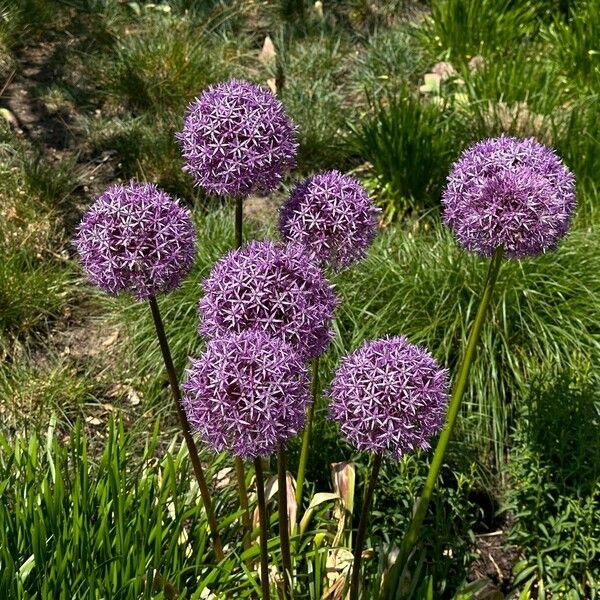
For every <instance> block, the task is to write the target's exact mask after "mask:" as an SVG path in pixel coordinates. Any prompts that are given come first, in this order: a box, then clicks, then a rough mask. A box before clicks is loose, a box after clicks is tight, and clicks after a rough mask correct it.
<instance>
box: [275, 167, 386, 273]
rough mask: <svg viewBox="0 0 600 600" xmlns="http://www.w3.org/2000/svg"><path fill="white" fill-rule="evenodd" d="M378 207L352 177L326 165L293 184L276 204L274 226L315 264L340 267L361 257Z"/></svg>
mask: <svg viewBox="0 0 600 600" xmlns="http://www.w3.org/2000/svg"><path fill="white" fill-rule="evenodd" d="M380 212H381V211H380V209H378V208H377V207H376V206H375V205H374V204H373V201H372V200H371V199H370V198H369V195H368V194H367V191H366V190H365V189H364V188H363V186H362V185H360V183H359V182H358V181H356V179H354V178H353V177H349V176H348V175H343V174H342V173H340V172H339V171H327V172H325V173H319V174H317V175H313V176H312V177H309V178H308V179H305V180H304V181H302V182H300V183H299V184H298V185H297V186H296V188H295V189H294V190H293V191H292V193H291V194H290V197H289V199H288V201H287V202H286V203H285V204H284V205H283V207H282V208H281V212H280V216H279V230H280V232H281V235H282V237H283V239H284V240H285V241H288V242H289V241H294V242H297V243H299V244H302V245H303V246H304V247H305V248H306V251H307V253H308V254H309V255H310V256H311V258H313V259H314V260H315V261H316V262H318V263H319V264H320V265H321V266H331V267H333V268H334V269H335V270H340V269H343V268H346V267H349V266H350V265H352V264H354V263H355V262H357V261H359V260H360V259H362V258H364V256H365V254H366V252H367V249H368V248H369V246H370V245H371V242H372V241H373V239H374V238H375V235H376V233H377V219H378V216H379V213H380Z"/></svg>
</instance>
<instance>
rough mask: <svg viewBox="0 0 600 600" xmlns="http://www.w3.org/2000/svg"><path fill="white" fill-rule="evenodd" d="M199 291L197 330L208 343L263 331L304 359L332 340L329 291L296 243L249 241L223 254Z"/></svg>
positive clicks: (332, 304)
mask: <svg viewBox="0 0 600 600" xmlns="http://www.w3.org/2000/svg"><path fill="white" fill-rule="evenodd" d="M203 286H204V297H203V298H202V300H200V304H199V307H198V308H199V313H200V318H201V323H200V329H199V331H200V333H201V334H202V335H205V336H207V337H209V338H215V337H220V336H222V335H224V334H227V333H230V332H234V333H238V332H241V331H247V330H259V331H264V332H265V333H267V334H269V335H271V336H273V337H278V338H280V339H282V340H283V341H285V342H287V343H288V344H290V346H292V347H293V348H294V349H295V350H296V351H297V352H298V353H299V354H300V356H301V357H302V358H303V359H306V358H313V357H315V356H318V355H319V354H321V353H322V352H323V351H324V350H325V348H326V347H327V345H328V344H329V341H330V340H331V338H332V337H333V332H332V330H331V321H332V319H333V312H334V310H335V307H336V306H337V304H338V301H337V298H336V296H335V293H334V291H333V287H332V286H331V284H329V283H328V281H327V280H326V279H325V277H324V275H323V273H322V271H321V269H320V268H319V267H318V266H317V265H315V264H314V263H313V262H311V261H310V260H309V259H308V258H307V256H306V254H305V253H304V249H303V248H302V247H301V246H299V245H297V244H287V245H284V246H280V245H276V244H274V243H273V242H270V241H262V242H258V241H254V242H250V243H249V244H247V245H246V246H243V247H242V248H239V249H238V250H234V251H232V252H230V253H229V254H227V255H225V256H224V257H223V258H222V259H221V260H220V261H219V262H218V263H217V264H216V265H215V266H214V268H213V270H212V272H211V274H210V275H209V277H208V278H207V279H206V280H205V281H204V282H203Z"/></svg>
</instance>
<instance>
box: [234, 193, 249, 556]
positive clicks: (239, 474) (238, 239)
mask: <svg viewBox="0 0 600 600" xmlns="http://www.w3.org/2000/svg"><path fill="white" fill-rule="evenodd" d="M243 216H244V198H243V197H242V196H236V197H235V247H236V248H240V247H241V246H242V243H243V241H244V238H243V228H242V225H243ZM234 465H235V476H236V479H237V488H238V496H239V499H240V508H241V509H242V530H243V532H242V533H243V536H244V549H245V550H247V549H248V548H250V535H251V533H252V527H251V526H250V511H249V510H248V490H247V489H246V470H245V469H244V461H243V460H242V459H241V458H240V457H239V456H236V457H234Z"/></svg>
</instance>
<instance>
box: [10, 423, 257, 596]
mask: <svg viewBox="0 0 600 600" xmlns="http://www.w3.org/2000/svg"><path fill="white" fill-rule="evenodd" d="M159 431H160V426H159V424H158V423H156V424H155V426H154V429H153V432H152V434H151V435H150V436H148V438H147V440H146V443H145V445H143V446H142V447H140V443H139V441H138V440H139V439H140V436H139V433H138V434H135V433H133V432H131V433H128V434H126V433H125V431H124V429H123V425H122V423H121V422H120V421H111V422H110V424H109V428H108V432H107V436H106V439H105V440H104V445H103V449H101V451H100V454H98V456H92V455H90V452H91V450H93V449H90V448H89V447H88V441H87V440H86V436H85V434H84V433H83V431H82V428H81V427H80V426H79V425H77V426H76V427H75V428H74V430H73V431H72V433H71V434H70V436H69V437H68V438H64V439H58V436H57V435H56V434H55V432H54V430H53V428H52V427H51V428H50V430H49V431H48V434H47V436H46V437H43V436H38V435H35V434H34V435H32V436H30V437H29V438H24V437H17V438H15V439H12V440H9V439H7V438H6V437H4V435H0V490H2V495H3V501H2V504H1V506H0V522H2V524H3V526H2V528H1V530H0V596H1V597H2V598H7V599H10V600H21V599H25V598H34V597H35V598H40V599H42V600H51V599H54V598H84V597H88V596H89V595H90V594H93V595H100V596H101V597H107V598H115V599H121V600H125V599H127V600H133V599H134V598H136V599H137V598H163V599H170V598H175V597H177V593H179V594H181V596H180V597H187V598H190V597H194V598H198V597H199V594H200V592H202V590H205V589H206V588H209V589H210V588H211V587H212V586H213V585H220V586H221V587H220V589H222V590H227V592H226V593H227V594H231V596H230V597H236V598H248V597H250V595H251V594H252V591H253V586H252V584H251V583H249V580H248V578H247V576H246V574H245V573H244V571H243V569H242V568H241V567H240V565H239V561H238V559H237V558H236V557H232V558H230V559H229V560H228V561H227V563H226V564H224V565H221V566H220V567H219V568H215V567H213V566H210V565H211V564H214V560H213V558H212V557H211V553H210V544H209V540H208V539H207V535H208V534H207V531H208V528H207V525H206V518H205V514H204V511H203V508H202V504H201V503H200V502H199V494H198V490H197V488H196V485H195V483H194V480H193V475H192V470H191V466H190V465H189V463H188V460H187V455H186V454H185V451H184V450H183V449H182V450H180V451H178V450H177V449H176V441H175V440H174V441H173V442H172V443H171V445H170V446H169V448H167V450H166V451H165V452H163V451H159V450H158V443H159ZM143 437H144V436H142V438H143ZM142 444H143V442H142ZM96 452H97V450H96ZM157 454H158V455H159V456H160V455H162V456H161V457H160V458H157ZM219 464H220V461H219V460H217V461H215V462H213V463H212V465H213V469H218V468H219ZM211 472H212V469H211ZM218 499H219V501H218V504H219V509H220V512H221V514H226V511H227V508H226V507H227V505H228V499H229V496H228V494H227V493H226V492H224V491H222V492H221V493H220V494H219V496H218ZM234 571H235V572H234ZM217 581H218V582H220V584H216V583H215V582H217Z"/></svg>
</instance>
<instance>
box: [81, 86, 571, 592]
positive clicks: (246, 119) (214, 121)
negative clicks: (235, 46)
mask: <svg viewBox="0 0 600 600" xmlns="http://www.w3.org/2000/svg"><path fill="white" fill-rule="evenodd" d="M177 137H178V139H179V141H180V143H181V148H182V153H183V158H184V167H183V168H184V170H185V171H187V172H189V173H190V175H191V176H192V177H193V178H194V180H195V182H196V184H197V185H199V186H200V187H202V188H203V189H204V190H205V191H206V192H207V194H209V195H217V196H229V197H232V198H235V200H236V210H235V221H234V230H235V242H236V243H235V247H234V248H232V250H231V251H230V252H229V253H228V254H226V255H225V256H224V257H222V258H221V259H220V260H219V261H218V262H217V264H216V265H215V266H214V268H213V270H212V272H211V273H210V275H209V276H208V278H207V279H206V280H205V281H204V282H203V283H202V288H203V292H202V293H201V289H200V287H199V288H198V296H199V305H198V308H199V315H200V326H199V335H201V336H202V337H203V339H204V340H205V350H204V352H203V353H202V354H201V355H200V356H198V357H194V358H191V359H190V366H189V368H188V369H187V372H186V374H185V376H184V377H183V382H180V374H178V373H176V372H175V369H174V366H173V362H172V360H171V354H170V350H169V344H168V338H167V335H166V333H165V329H164V327H163V323H162V319H161V315H160V312H159V309H158V304H157V302H156V296H157V295H158V294H163V293H168V292H170V291H171V290H173V289H175V288H176V287H177V286H178V285H179V284H180V283H181V281H182V280H183V278H184V277H185V276H186V275H187V274H188V272H189V270H190V267H191V265H192V262H193V260H194V256H195V248H196V233H195V230H194V226H193V224H192V220H191V215H190V212H189V211H188V209H186V208H184V207H183V205H182V204H181V203H180V202H179V201H177V200H174V199H171V198H170V197H169V196H168V195H167V194H166V193H165V192H163V191H161V190H159V189H158V188H157V187H156V186H154V185H152V184H146V183H137V182H133V181H132V182H130V183H129V184H127V185H114V186H111V187H109V188H108V189H107V190H106V192H105V193H104V194H102V195H101V196H100V197H99V198H98V199H97V201H96V202H95V203H94V204H93V205H92V206H91V207H90V209H89V211H88V212H87V213H86V214H85V215H84V217H83V219H82V222H81V225H80V227H79V230H78V233H77V236H76V238H75V241H74V243H75V246H76V248H77V251H78V253H79V255H80V259H81V264H82V266H83V268H84V270H85V271H86V273H87V275H88V277H89V279H90V281H91V282H92V283H94V284H95V285H97V286H98V287H100V288H101V289H102V290H104V291H106V292H108V293H110V294H119V293H122V292H128V293H130V294H131V295H132V296H133V297H134V298H135V299H136V300H137V301H139V302H148V304H149V307H150V310H151V312H152V316H153V318H154V323H155V326H156V332H157V337H158V342H159V344H160V348H161V351H162V355H163V358H164V362H165V369H166V372H167V374H168V377H169V381H170V385H171V391H172V395H173V399H174V403H175V411H176V413H177V415H178V417H179V420H180V424H181V428H182V432H183V435H184V438H185V441H186V444H187V449H188V452H189V454H190V458H191V463H192V465H193V468H194V472H195V475H196V478H197V480H198V484H199V488H200V492H201V495H202V502H203V505H204V509H205V511H206V514H207V521H208V524H209V527H210V533H211V537H212V544H213V550H214V557H215V561H222V560H223V559H224V558H225V557H227V556H229V555H232V554H236V553H238V552H239V549H238V548H237V547H236V541H235V540H237V541H239V543H240V544H243V546H244V548H245V549H246V550H247V552H246V553H245V554H244V556H246V557H250V558H247V559H245V560H244V562H245V565H241V564H240V566H239V568H240V570H241V569H242V567H243V568H244V569H245V570H244V573H245V574H246V576H247V577H249V578H252V579H254V578H255V577H258V579H259V580H260V585H259V586H258V584H257V583H256V582H254V583H253V586H254V588H255V589H260V590H261V594H262V597H263V598H267V599H268V598H270V597H271V594H273V593H274V591H275V595H276V596H277V597H283V598H285V599H287V598H292V597H293V596H294V593H295V592H302V585H303V583H302V582H303V581H304V580H305V577H302V573H301V569H303V568H305V565H306V561H304V560H303V557H302V556H301V555H299V554H298V552H299V549H301V548H306V547H307V546H306V545H303V544H302V536H303V535H306V532H305V528H303V527H298V524H297V523H296V522H295V520H293V521H294V522H289V518H288V515H289V514H295V513H296V510H289V508H290V507H289V502H290V499H293V498H294V494H295V501H296V507H295V508H296V509H297V511H298V513H300V512H301V511H302V510H303V507H305V506H309V505H310V506H311V507H312V506H313V504H311V498H306V497H305V495H306V492H307V491H308V490H307V489H305V485H304V479H305V467H306V460H307V456H308V453H309V452H310V449H311V442H312V443H313V444H314V443H317V444H318V440H312V439H311V428H312V421H313V417H314V415H313V405H314V401H315V400H316V399H317V396H318V389H319V357H320V356H321V355H322V354H323V353H324V352H327V349H328V346H329V343H330V341H331V339H332V337H333V331H334V328H333V327H332V321H333V319H334V312H335V308H336V307H337V306H338V304H339V302H340V301H341V300H342V299H339V298H337V297H336V293H335V290H334V287H333V286H332V285H331V284H330V283H329V282H328V281H327V273H328V272H329V270H333V271H339V270H343V269H346V268H349V267H351V266H352V264H354V263H355V262H357V261H359V260H361V259H362V258H363V257H364V256H365V254H366V252H367V250H368V247H369V245H370V243H371V242H372V240H373V238H374V236H375V235H376V231H377V221H378V213H379V210H378V209H377V208H376V207H375V206H374V204H373V202H372V201H371V200H370V198H369V197H368V194H367V193H366V191H365V190H364V189H363V187H362V186H361V185H360V183H359V182H358V181H356V180H355V179H353V178H351V177H348V176H346V175H343V174H341V173H339V172H337V171H331V172H327V173H320V174H316V175H314V176H312V177H309V178H308V179H307V180H305V181H303V182H300V183H298V184H297V185H296V186H295V188H294V189H293V190H292V193H291V195H290V197H289V200H288V201H287V202H286V203H285V204H284V205H283V207H282V209H281V213H280V216H279V226H280V233H281V236H282V240H279V241H277V240H276V241H261V242H257V241H253V242H249V243H248V244H246V245H245V246H242V217H243V199H244V198H245V197H246V196H247V195H248V194H250V193H253V192H262V193H264V192H270V191H272V190H274V189H275V188H276V187H277V186H278V185H279V184H280V183H281V181H282V179H283V177H284V175H285V173H286V171H287V170H289V169H290V168H292V167H293V165H294V160H295V153H296V148H297V144H296V140H295V126H294V125H293V123H292V122H291V121H290V120H289V118H288V117H287V116H286V113H285V109H284V107H283V106H282V104H281V103H280V102H279V101H278V100H277V99H276V98H275V97H274V96H273V95H272V94H271V93H270V92H269V91H267V90H265V89H263V88H261V87H258V86H255V85H253V84H250V83H247V82H243V81H236V80H233V81H230V82H226V83H222V84H219V85H217V86H213V87H211V88H209V89H208V90H206V91H205V92H204V93H203V94H202V95H201V96H200V97H199V98H198V99H196V100H195V101H194V102H193V103H192V104H191V105H190V107H189V109H188V112H187V115H186V116H185V121H184V127H183V131H182V132H181V133H180V134H178V136H177ZM442 204H443V218H444V221H445V223H446V224H447V225H448V226H449V227H450V228H451V229H452V231H453V232H454V234H455V236H456V239H457V241H458V243H459V244H460V245H461V246H463V248H464V249H465V250H467V251H473V252H476V253H477V254H479V255H481V256H482V257H483V258H490V259H491V260H490V265H489V273H488V277H487V280H486V284H485V287H484V289H483V291H482V295H481V299H480V302H479V309H478V312H477V314H476V316H475V319H474V322H473V323H472V324H471V333H470V336H469V339H468V343H467V346H466V348H465V349H464V350H463V352H462V362H461V364H460V366H459V368H458V370H457V372H456V373H453V374H452V375H450V374H449V373H448V371H447V369H445V368H444V367H443V365H439V364H438V363H437V362H436V360H435V359H434V358H433V356H432V355H431V354H430V352H429V351H428V350H427V349H425V348H422V347H419V346H415V345H413V344H411V343H410V341H409V340H407V339H406V338H405V337H403V336H402V335H401V333H402V332H396V331H390V332H389V335H388V336H387V337H385V338H383V339H379V340H366V341H365V342H364V343H363V344H362V346H360V347H359V348H357V349H355V350H354V351H353V352H352V353H350V354H349V355H348V356H346V357H345V358H343V359H342V361H341V363H340V365H339V367H338V369H337V371H336V372H335V374H334V376H333V379H332V381H331V383H330V385H329V386H328V387H326V393H325V400H327V399H328V400H329V410H328V413H329V418H331V419H332V420H333V421H334V422H335V423H337V424H338V426H339V429H340V432H341V435H342V436H344V437H345V438H346V439H347V440H348V441H349V442H350V444H351V445H352V446H354V448H355V449H356V451H357V452H366V453H369V454H370V455H371V457H372V460H371V465H372V466H371V473H370V476H369V478H368V482H367V484H366V488H365V495H364V501H363V505H362V513H361V516H360V520H359V523H358V529H357V532H356V536H355V542H354V549H353V556H354V560H353V564H352V568H351V572H352V574H351V577H348V578H347V580H346V581H345V584H344V585H345V589H346V591H347V592H348V594H349V597H350V599H351V600H358V598H361V597H362V598H367V595H366V594H369V592H367V591H366V590H365V587H364V586H363V582H364V580H365V573H364V572H363V570H362V568H361V557H362V553H363V545H364V542H365V540H366V536H367V526H368V521H369V514H370V511H371V505H372V499H373V495H374V491H375V489H376V485H377V478H378V473H379V470H380V467H381V464H382V461H384V460H389V461H397V460H400V459H401V458H402V457H403V456H404V455H405V454H407V453H412V452H415V451H425V452H426V451H428V450H429V448H430V447H434V448H435V452H434V454H433V457H432V460H431V466H430V470H429V475H428V477H427V481H426V484H425V486H424V489H423V490H422V493H421V495H420V497H419V498H418V501H417V504H416V509H415V511H414V514H413V515H412V520H411V523H410V526H409V528H408V530H407V531H406V534H405V537H404V540H403V541H402V544H401V546H400V551H399V553H398V558H397V560H396V563H395V565H394V566H393V567H392V568H391V569H390V570H389V572H387V573H386V574H385V577H384V580H383V582H382V585H381V591H380V597H381V598H384V599H389V598H399V597H401V593H402V590H403V589H404V581H403V577H404V576H405V574H406V573H407V572H408V571H407V568H406V567H407V565H408V564H409V561H410V560H411V557H412V554H413V551H414V548H415V547H416V546H417V545H418V543H419V534H420V531H421V526H422V524H423V520H424V518H425V516H426V514H427V510H428V506H429V502H430V499H431V497H432V494H433V491H434V488H435V484H436V481H437V478H438V474H439V471H440V468H441V466H442V464H443V462H444V455H445V452H446V449H447V447H448V441H449V439H450V437H451V435H452V431H453V428H454V425H455V422H456V420H457V418H458V416H459V414H460V406H461V401H462V397H463V394H464V390H465V387H466V383H467V380H468V376H469V369H470V366H471V363H472V360H473V356H474V352H475V349H476V346H477V341H478V337H479V334H480V331H481V327H482V324H483V321H484V319H485V315H486V312H487V308H488V306H489V304H490V299H491V296H492V292H493V288H494V283H495V281H496V277H497V275H498V272H499V269H500V268H501V264H502V261H503V260H504V259H521V258H523V257H529V256H535V255H536V254H539V253H541V252H546V251H549V250H553V249H555V248H556V246H557V244H558V243H559V242H560V240H561V238H562V237H563V236H564V235H565V233H566V232H567V230H568V228H569V223H570V219H571V216H572V213H573V210H574V206H575V186H574V179H573V176H572V175H571V173H570V172H569V170H568V169H567V168H566V167H565V166H564V165H563V164H562V162H561V160H560V159H559V158H558V156H557V155H556V154H555V153H554V152H553V151H552V150H550V149H549V148H546V147H544V146H543V145H541V144H539V143H538V142H536V141H535V140H533V139H526V140H518V139H514V138H511V137H506V136H502V137H500V138H496V139H490V140H484V141H482V142H479V143H477V144H475V145H474V146H472V147H471V148H469V149H468V150H466V151H465V152H464V153H463V155H462V156H461V157H460V158H459V159H458V161H457V162H456V163H455V165H454V166H453V168H452V171H451V173H450V174H449V176H448V181H447V185H446V189H445V191H444V193H443V198H442ZM199 239H200V240H201V239H202V236H201V235H200V236H199ZM199 243H201V241H200V242H199ZM200 296H202V297H201V298H200ZM434 350H435V349H434ZM311 363H312V364H311ZM310 368H312V384H311V382H310V381H311V377H310V376H309V369H310ZM450 380H452V382H453V386H452V391H451V393H450ZM182 389H183V396H182V392H181V390H182ZM301 433H302V436H303V440H302V451H301V455H300V461H299V471H298V474H297V477H296V478H295V483H296V488H295V492H294V489H293V487H294V486H293V482H294V478H293V477H291V475H290V474H289V473H288V472H287V469H286V446H287V444H288V442H289V441H290V440H291V439H292V438H293V437H294V436H297V435H299V434H301ZM438 435H439V438H438V437H437V436H438ZM194 437H196V439H194ZM196 443H199V444H204V445H206V446H207V451H209V452H210V451H213V452H229V453H231V455H232V457H233V459H234V464H235V472H236V476H237V486H238V492H239V501H240V509H241V510H240V514H241V519H242V526H241V528H239V529H238V530H236V523H235V520H233V519H227V520H224V521H221V522H222V523H227V525H223V527H227V528H228V529H230V530H231V529H232V528H233V529H234V532H233V534H231V531H229V532H228V534H229V535H228V539H233V540H234V541H233V542H232V543H230V544H228V545H227V546H223V544H222V542H221V532H220V530H219V525H218V523H219V521H218V520H217V518H218V517H219V516H222V515H215V511H214V503H213V500H212V495H211V482H210V481H207V480H206V478H205V475H204V470H203V466H202V464H201V461H200V458H199V452H198V449H197V446H196ZM272 455H276V457H277V483H278V492H277V498H278V517H277V530H278V537H279V542H278V543H277V542H276V541H275V540H271V542H270V541H269V537H270V536H269V531H270V523H271V522H272V520H271V518H270V517H269V514H268V510H267V509H268V506H267V498H266V496H265V480H264V472H263V471H264V465H265V463H264V459H266V458H269V457H271V456H272ZM247 468H252V469H253V471H254V478H253V481H254V483H253V485H254V486H255V487H256V509H257V512H258V516H259V529H260V531H259V546H260V565H259V566H258V565H256V564H255V563H254V559H253V558H252V557H254V556H257V555H258V553H253V552H252V544H253V543H254V542H253V539H254V538H253V536H252V532H251V523H250V508H252V507H253V503H254V501H253V500H252V499H251V498H250V497H249V495H248V490H246V482H247V479H246V476H245V472H246V471H245V470H246V469H247ZM290 482H291V483H290ZM290 485H291V487H290ZM313 500H314V498H313ZM236 531H237V533H236ZM236 535H237V537H236ZM209 586H210V584H209ZM198 591H199V592H200V591H202V590H198ZM213 592H214V593H215V594H216V597H221V596H219V590H218V589H214V590H213ZM369 597H372V596H369Z"/></svg>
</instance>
